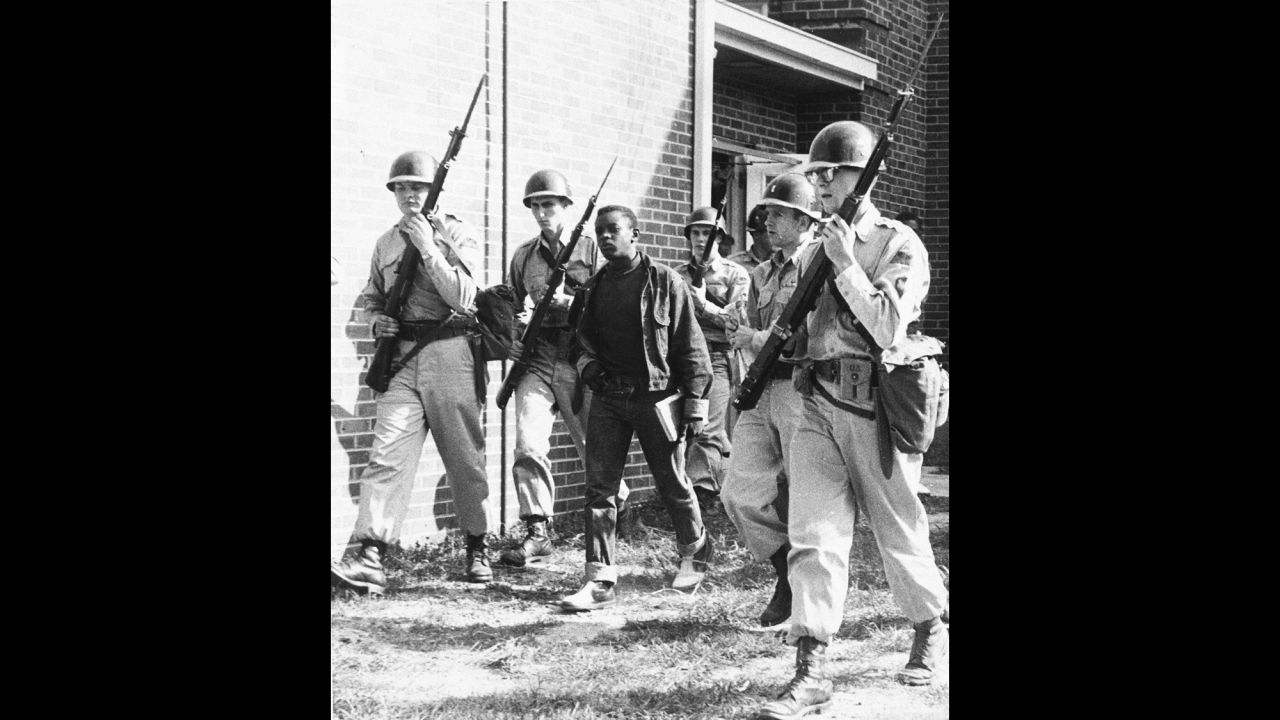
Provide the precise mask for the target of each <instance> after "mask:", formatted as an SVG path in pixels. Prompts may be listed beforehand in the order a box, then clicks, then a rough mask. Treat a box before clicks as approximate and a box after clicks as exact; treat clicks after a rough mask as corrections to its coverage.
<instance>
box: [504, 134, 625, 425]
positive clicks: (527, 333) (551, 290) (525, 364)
mask: <svg viewBox="0 0 1280 720" xmlns="http://www.w3.org/2000/svg"><path fill="white" fill-rule="evenodd" d="M617 162H618V158H617V157H615V158H614V159H613V162H611V163H609V169H608V170H606V171H605V173H604V180H601V181H600V188H599V189H598V190H596V194H595V195H592V196H591V199H590V200H588V201H587V209H586V211H585V212H583V213H582V219H581V220H579V221H578V224H577V225H576V226H575V227H574V228H573V233H572V234H571V235H569V242H568V243H566V244H565V246H564V247H562V248H560V254H559V255H558V256H556V266H555V267H554V268H553V269H552V270H551V275H549V276H548V277H547V289H546V290H545V291H544V292H543V293H542V299H541V300H539V301H538V305H537V307H535V308H534V309H533V315H531V316H530V317H529V324H528V325H526V326H525V328H524V334H523V335H521V336H520V344H521V345H523V346H524V350H523V351H522V352H521V353H520V357H518V358H516V359H515V360H513V361H512V365H511V369H510V370H508V371H507V377H506V379H504V380H503V381H502V387H501V388H500V389H499V390H498V397H497V398H496V402H497V404H498V409H499V410H505V409H506V407H507V401H508V400H510V399H511V395H512V393H514V392H515V391H516V386H517V385H519V384H520V380H521V379H523V378H524V376H525V374H526V373H528V372H529V363H531V362H533V358H534V356H535V355H536V354H537V352H538V345H539V344H540V343H541V338H540V337H539V336H538V333H539V331H541V330H542V323H543V322H545V321H546V319H547V314H548V313H549V312H551V299H552V297H553V296H554V295H555V290H556V288H558V287H560V284H561V283H563V282H565V273H566V270H565V265H567V264H568V263H569V257H570V256H571V255H573V249H574V247H576V246H577V244H578V239H579V238H581V237H582V228H583V227H584V226H586V224H587V221H588V220H590V219H591V213H592V211H594V210H595V207H596V198H597V197H599V196H600V193H601V191H603V190H604V184H605V183H606V182H608V181H609V174H610V173H612V172H613V166H614V165H616V164H617Z"/></svg>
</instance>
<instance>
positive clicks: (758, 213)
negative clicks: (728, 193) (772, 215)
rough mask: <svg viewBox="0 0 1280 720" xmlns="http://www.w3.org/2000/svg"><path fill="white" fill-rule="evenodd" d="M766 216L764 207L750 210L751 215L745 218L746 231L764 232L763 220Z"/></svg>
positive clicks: (759, 206) (760, 206) (757, 206)
mask: <svg viewBox="0 0 1280 720" xmlns="http://www.w3.org/2000/svg"><path fill="white" fill-rule="evenodd" d="M767 214H768V213H767V211H766V210H765V207H764V205H756V206H755V207H753V208H751V214H750V215H748V216H747V231H748V232H764V218H765V215H767Z"/></svg>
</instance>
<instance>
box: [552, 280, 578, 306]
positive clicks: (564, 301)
mask: <svg viewBox="0 0 1280 720" xmlns="http://www.w3.org/2000/svg"><path fill="white" fill-rule="evenodd" d="M571 304H573V293H571V292H566V291H565V287H564V283H563V282H561V283H560V287H557V288H556V289H555V295H553V296H551V307H553V308H558V309H560V310H568V309H569V305H571Z"/></svg>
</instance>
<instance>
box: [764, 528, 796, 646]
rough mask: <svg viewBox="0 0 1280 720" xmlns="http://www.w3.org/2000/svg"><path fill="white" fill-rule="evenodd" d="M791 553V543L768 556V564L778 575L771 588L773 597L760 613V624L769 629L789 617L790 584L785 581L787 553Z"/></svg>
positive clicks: (785, 544)
mask: <svg viewBox="0 0 1280 720" xmlns="http://www.w3.org/2000/svg"><path fill="white" fill-rule="evenodd" d="M790 552H791V543H782V547H780V548H778V550H777V552H775V553H774V554H772V555H770V556H769V562H770V563H772V564H773V569H774V571H775V572H777V573H778V583H777V584H776V585H774V587H773V597H771V598H769V604H768V606H766V607H765V609H764V612H762V613H760V624H761V625H763V626H765V627H771V626H773V625H777V624H778V623H780V622H782V621H784V620H786V619H787V618H789V617H791V583H790V582H788V581H787V553H790Z"/></svg>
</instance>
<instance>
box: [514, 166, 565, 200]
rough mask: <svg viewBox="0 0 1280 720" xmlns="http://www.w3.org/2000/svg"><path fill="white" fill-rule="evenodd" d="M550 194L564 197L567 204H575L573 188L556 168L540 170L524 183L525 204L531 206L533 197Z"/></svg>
mask: <svg viewBox="0 0 1280 720" xmlns="http://www.w3.org/2000/svg"><path fill="white" fill-rule="evenodd" d="M548 195H549V196H551V197H560V198H564V200H565V202H566V203H567V204H569V205H572V204H573V190H572V189H570V187H569V181H568V180H566V179H565V177H564V175H561V174H560V173H559V172H557V171H555V170H539V171H538V172H536V173H534V174H532V175H530V176H529V181H528V182H526V183H525V184H524V206H525V207H530V203H529V200H530V199H531V198H536V197H543V196H548Z"/></svg>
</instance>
